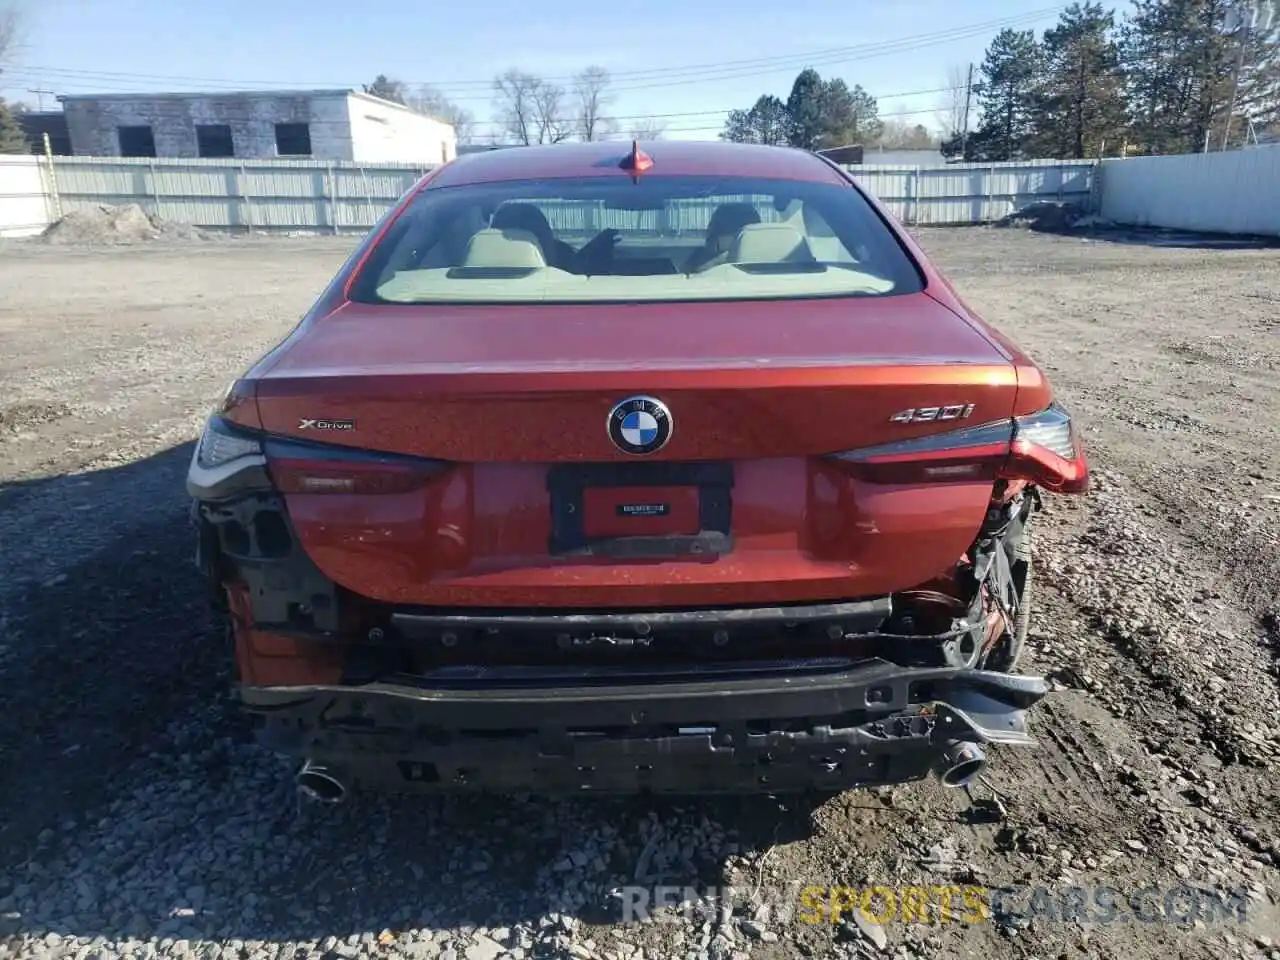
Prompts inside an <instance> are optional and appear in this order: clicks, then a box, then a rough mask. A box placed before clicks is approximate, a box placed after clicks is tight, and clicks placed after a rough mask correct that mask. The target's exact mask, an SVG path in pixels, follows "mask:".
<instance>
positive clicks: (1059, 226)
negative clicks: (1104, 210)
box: [995, 200, 1085, 233]
mask: <svg viewBox="0 0 1280 960" xmlns="http://www.w3.org/2000/svg"><path fill="white" fill-rule="evenodd" d="M1084 216H1085V212H1084V211H1083V210H1081V209H1080V207H1078V206H1076V205H1075V204H1074V203H1054V202H1053V201H1048V200H1046V201H1041V202H1039V203H1032V204H1028V205H1027V206H1025V207H1023V208H1022V209H1021V210H1015V211H1014V212H1013V213H1011V214H1009V215H1007V216H1004V217H1001V218H1000V219H999V220H997V221H996V222H995V226H997V227H1021V228H1023V229H1026V230H1036V231H1038V232H1040V233H1066V232H1067V231H1068V230H1071V229H1072V228H1073V227H1075V226H1076V224H1077V222H1078V221H1080V220H1082V219H1083V218H1084Z"/></svg>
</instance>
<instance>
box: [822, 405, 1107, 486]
mask: <svg viewBox="0 0 1280 960" xmlns="http://www.w3.org/2000/svg"><path fill="white" fill-rule="evenodd" d="M833 459H835V460H838V461H840V462H841V463H842V464H844V465H845V466H846V467H847V468H848V469H849V470H850V471H851V472H852V473H854V474H855V475H856V476H858V477H859V478H861V479H864V480H868V481H870V482H872V483H925V482H933V483H937V482H946V481H961V480H986V479H989V480H995V479H997V478H1004V479H1010V480H1014V479H1016V480H1026V481H1029V482H1031V483H1035V484H1038V485H1039V486H1042V487H1044V488H1045V489H1047V490H1050V491H1052V492H1055V493H1081V492H1083V491H1084V490H1086V489H1088V485H1089V466H1088V463H1087V462H1086V461H1085V456H1084V451H1083V449H1082V448H1081V445H1080V440H1079V438H1078V437H1077V435H1076V432H1075V428H1074V427H1073V426H1072V424H1071V417H1070V415H1069V414H1068V413H1067V412H1066V411H1065V410H1064V409H1062V407H1060V406H1059V405H1058V404H1053V405H1052V406H1049V407H1047V408H1046V409H1044V410H1041V411H1040V412H1039V413H1034V414H1031V415H1029V416H1025V417H1018V418H1016V419H1010V420H997V421H993V422H991V423H984V424H979V425H977V426H973V427H965V428H964V429H962V430H949V431H946V432H945V433H935V434H930V435H929V436H927V437H916V438H914V439H911V440H899V441H896V442H894V443H886V444H881V445H879V446H874V447H863V448H862V449H859V450H849V451H845V452H843V453H837V454H834V455H833Z"/></svg>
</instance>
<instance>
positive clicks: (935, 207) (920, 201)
mask: <svg viewBox="0 0 1280 960" xmlns="http://www.w3.org/2000/svg"><path fill="white" fill-rule="evenodd" d="M1096 167H1097V164H1096V163H1095V162H1094V161H1092V160H1061V161H1060V160H1025V161H1018V162H1015V163H953V164H948V165H946V166H943V167H893V166H878V165H867V166H855V167H848V168H847V169H848V171H849V172H850V173H851V174H853V177H854V179H855V180H857V181H858V183H859V184H860V185H862V186H863V187H865V188H866V189H867V190H869V191H871V193H873V194H875V195H876V197H878V198H879V199H880V201H881V202H882V203H884V204H885V206H887V207H888V208H889V210H890V211H891V212H892V213H893V215H894V216H895V217H897V218H898V219H899V220H900V221H902V222H903V223H906V224H912V225H917V224H918V225H920V226H957V225H961V224H973V223H991V222H993V221H995V220H999V219H1001V218H1002V217H1006V216H1008V215H1009V214H1011V213H1013V212H1015V211H1017V210H1021V209H1022V208H1023V207H1027V206H1030V205H1031V204H1033V203H1038V202H1044V201H1048V202H1054V203H1074V204H1076V205H1077V206H1078V207H1081V208H1082V209H1091V207H1092V203H1093V190H1094V183H1093V180H1094V170H1095V168H1096Z"/></svg>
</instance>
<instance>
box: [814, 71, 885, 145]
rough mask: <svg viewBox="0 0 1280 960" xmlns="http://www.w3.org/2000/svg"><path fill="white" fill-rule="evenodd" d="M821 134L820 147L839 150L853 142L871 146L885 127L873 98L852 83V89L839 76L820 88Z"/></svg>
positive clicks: (819, 137) (819, 138)
mask: <svg viewBox="0 0 1280 960" xmlns="http://www.w3.org/2000/svg"><path fill="white" fill-rule="evenodd" d="M820 103H821V110H820V115H821V117H822V132H821V133H820V134H819V136H818V146H819V147H838V146H842V145H844V144H852V143H861V144H867V143H874V142H875V141H876V140H878V139H879V138H880V133H881V131H882V130H883V129H884V124H883V123H882V122H881V120H880V116H879V114H880V109H879V107H878V105H877V104H876V98H875V97H873V96H871V94H869V93H867V91H865V90H863V89H862V87H861V86H860V85H857V84H855V85H854V88H853V89H852V90H850V89H849V86H848V84H846V83H845V82H844V81H843V80H841V79H840V78H839V77H837V78H835V79H832V80H828V81H827V82H826V83H825V84H823V86H822V95H821V99H820Z"/></svg>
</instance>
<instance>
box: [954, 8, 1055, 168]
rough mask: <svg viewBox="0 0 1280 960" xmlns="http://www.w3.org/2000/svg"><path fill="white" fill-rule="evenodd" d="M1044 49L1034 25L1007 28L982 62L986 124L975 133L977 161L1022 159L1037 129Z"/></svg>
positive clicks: (972, 152)
mask: <svg viewBox="0 0 1280 960" xmlns="http://www.w3.org/2000/svg"><path fill="white" fill-rule="evenodd" d="M1039 69H1040V49H1039V47H1038V46H1037V44H1036V38H1035V34H1034V33H1033V32H1032V31H1030V30H1011V29H1008V28H1006V29H1004V30H1001V31H1000V32H999V33H998V34H996V37H995V39H994V40H992V41H991V46H989V47H987V52H986V56H985V57H984V58H983V61H982V81H981V83H980V84H979V86H978V103H979V105H980V106H981V108H982V123H981V125H980V126H979V127H978V130H977V131H976V132H975V133H974V134H972V135H971V136H970V137H969V143H968V150H967V151H966V152H967V153H968V154H969V156H968V157H966V159H974V160H1016V159H1019V158H1021V157H1023V156H1025V155H1026V153H1025V151H1026V148H1027V146H1028V145H1029V139H1030V136H1031V131H1032V120H1033V117H1034V113H1033V111H1034V107H1035V97H1036V88H1037V85H1038V72H1039Z"/></svg>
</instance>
